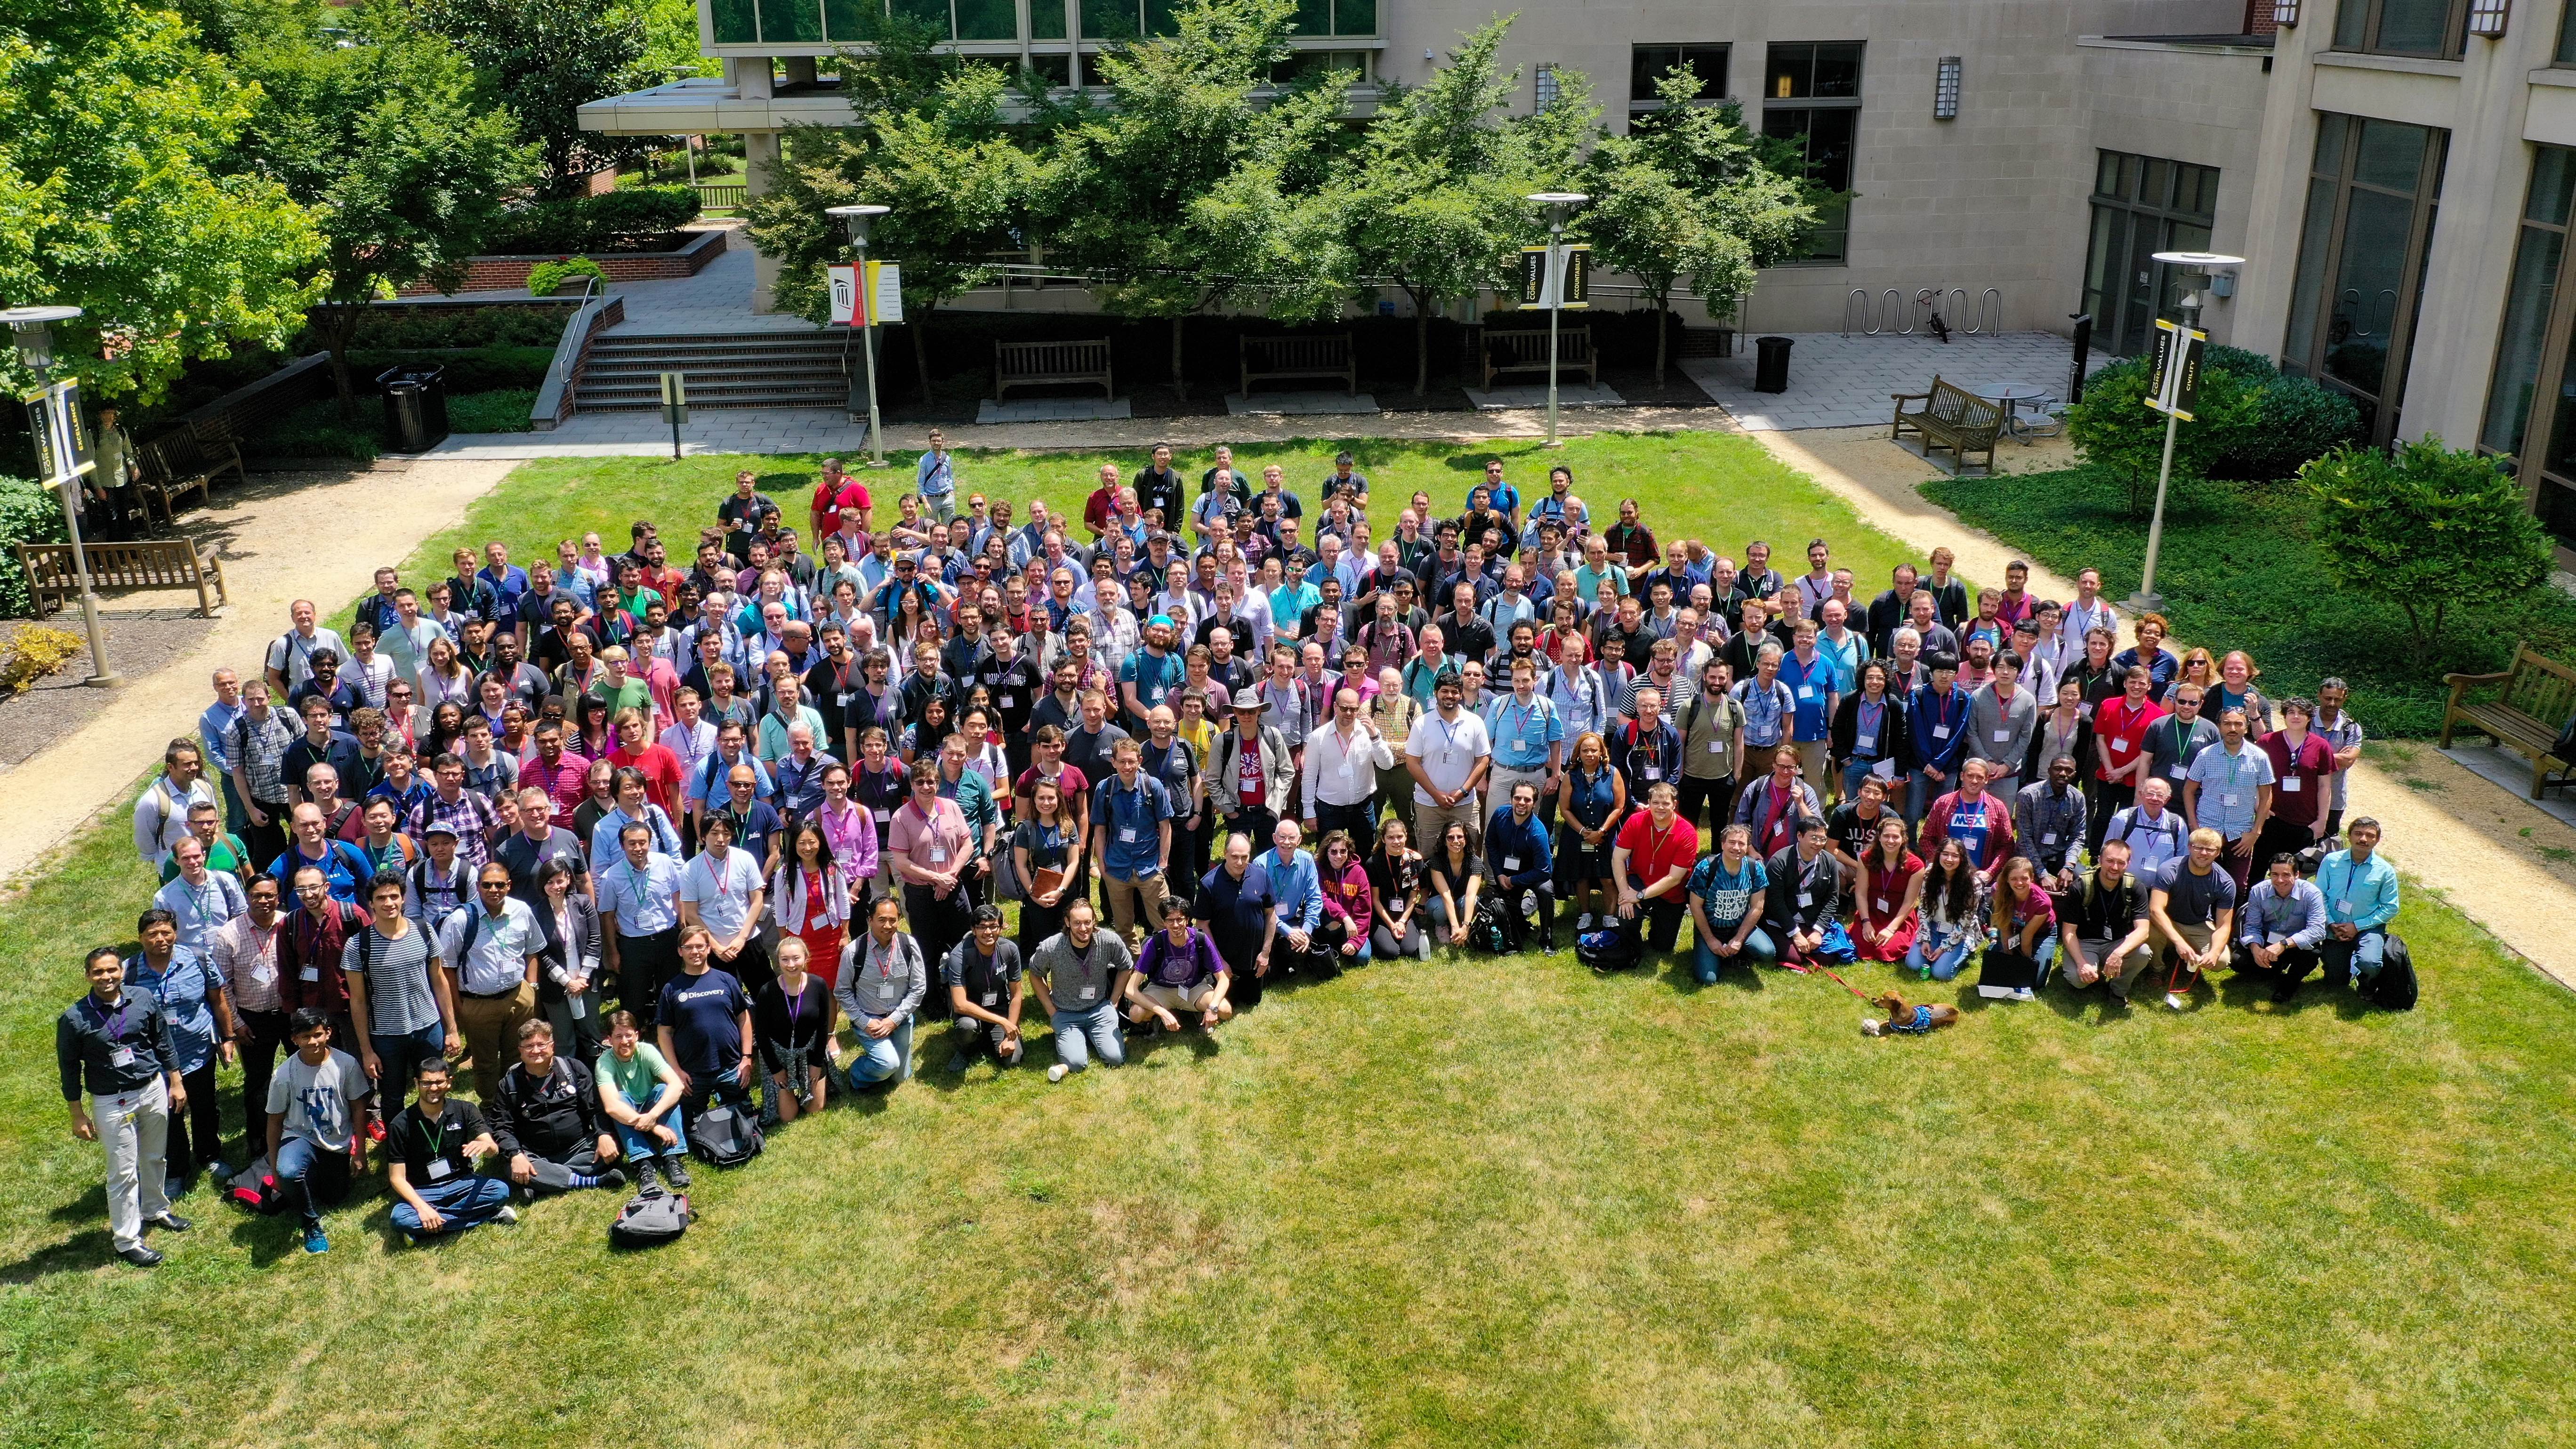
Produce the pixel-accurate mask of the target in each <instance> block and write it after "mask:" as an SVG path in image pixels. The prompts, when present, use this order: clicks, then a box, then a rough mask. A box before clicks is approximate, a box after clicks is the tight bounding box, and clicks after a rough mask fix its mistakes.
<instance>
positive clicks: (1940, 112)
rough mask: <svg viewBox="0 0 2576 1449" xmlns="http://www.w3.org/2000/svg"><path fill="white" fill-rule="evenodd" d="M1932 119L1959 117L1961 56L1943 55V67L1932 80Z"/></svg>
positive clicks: (1952, 119) (1950, 119)
mask: <svg viewBox="0 0 2576 1449" xmlns="http://www.w3.org/2000/svg"><path fill="white" fill-rule="evenodd" d="M1932 119H1934V120H1936V121H1955V120H1957V119H1959V57H1957V56H1955V55H1945V56H1943V57H1941V68H1940V70H1939V72H1938V74H1936V75H1935V77H1934V78H1933V81H1932Z"/></svg>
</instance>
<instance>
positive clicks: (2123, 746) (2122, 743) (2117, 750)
mask: <svg viewBox="0 0 2576 1449" xmlns="http://www.w3.org/2000/svg"><path fill="white" fill-rule="evenodd" d="M2128 752H2129V742H2128V741H2127V740H2123V739H2116V738H2115V739H2113V740H2112V741H2111V753H2112V754H2115V755H2125V754H2127V753H2128Z"/></svg>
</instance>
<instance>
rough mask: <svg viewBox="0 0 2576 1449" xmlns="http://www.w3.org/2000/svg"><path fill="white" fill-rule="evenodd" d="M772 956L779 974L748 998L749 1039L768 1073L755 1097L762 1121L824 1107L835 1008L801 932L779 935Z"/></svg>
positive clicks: (774, 1123) (787, 1118)
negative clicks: (764, 1088)
mask: <svg viewBox="0 0 2576 1449" xmlns="http://www.w3.org/2000/svg"><path fill="white" fill-rule="evenodd" d="M777 960H778V975H777V976H776V977H775V978H773V979H771V980H769V981H764V982H762V983H761V986H760V990H759V992H758V993H757V994H756V995H754V996H753V998H752V1002H751V1034H752V1039H753V1042H754V1044H755V1045H756V1046H758V1047H759V1049H760V1066H761V1070H762V1071H764V1072H766V1073H768V1074H769V1090H767V1091H765V1092H763V1093H761V1099H760V1100H761V1113H760V1125H761V1126H763V1127H775V1126H777V1125H778V1124H779V1123H781V1122H793V1121H795V1120H796V1119H797V1118H798V1117H800V1116H802V1115H804V1114H805V1113H807V1112H820V1111H822V1110H823V1099H824V1094H825V1092H826V1090H827V1088H826V1085H825V1083H826V1081H827V1079H828V1078H829V1077H830V1076H831V1072H830V1069H829V1067H830V1064H829V1062H828V1061H827V1058H829V1057H830V1056H831V1054H832V1051H833V1045H834V1044H833V1037H832V1027H833V1025H834V1023H835V1021H836V1020H837V1017H838V1012H839V1009H840V1008H839V1007H838V1006H837V1005H835V1004H834V1002H833V1000H832V988H831V986H830V985H829V984H828V983H826V982H825V981H824V980H823V978H821V977H819V976H817V975H815V974H814V973H813V972H812V971H811V970H810V969H808V968H809V967H811V965H812V964H813V954H812V951H811V948H809V947H808V946H807V945H806V944H805V938H804V937H802V936H796V935H781V936H780V937H779V938H778V957H777Z"/></svg>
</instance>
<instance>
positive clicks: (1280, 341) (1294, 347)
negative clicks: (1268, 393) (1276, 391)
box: [1238, 332, 1360, 397]
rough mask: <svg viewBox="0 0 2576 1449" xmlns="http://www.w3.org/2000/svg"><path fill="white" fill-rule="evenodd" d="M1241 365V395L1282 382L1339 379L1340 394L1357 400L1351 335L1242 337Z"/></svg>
mask: <svg viewBox="0 0 2576 1449" xmlns="http://www.w3.org/2000/svg"><path fill="white" fill-rule="evenodd" d="M1238 343H1239V346H1238V351H1239V352H1240V354H1241V360H1242V363H1243V395H1244V396H1245V397H1250V396H1252V384H1253V383H1254V382H1256V381H1259V382H1272V381H1277V380H1279V379H1283V378H1292V377H1294V378H1309V377H1322V378H1339V379H1340V380H1341V384H1342V391H1344V392H1346V393H1349V394H1350V395H1351V396H1353V397H1357V396H1359V391H1360V365H1359V362H1358V361H1357V360H1356V358H1355V357H1354V356H1353V354H1352V351H1351V334H1349V333H1347V332H1333V333H1326V334H1322V335H1316V336H1277V337H1248V336H1247V337H1243V338H1240V339H1238Z"/></svg>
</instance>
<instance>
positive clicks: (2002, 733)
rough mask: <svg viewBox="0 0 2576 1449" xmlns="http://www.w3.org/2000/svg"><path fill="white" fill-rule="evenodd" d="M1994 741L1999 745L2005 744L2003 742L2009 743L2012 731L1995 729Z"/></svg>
mask: <svg viewBox="0 0 2576 1449" xmlns="http://www.w3.org/2000/svg"><path fill="white" fill-rule="evenodd" d="M1995 743H1996V744H1999V745H2005V744H2010V743H2012V731H2011V730H1997V731H1995Z"/></svg>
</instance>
